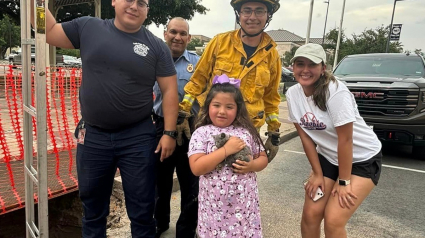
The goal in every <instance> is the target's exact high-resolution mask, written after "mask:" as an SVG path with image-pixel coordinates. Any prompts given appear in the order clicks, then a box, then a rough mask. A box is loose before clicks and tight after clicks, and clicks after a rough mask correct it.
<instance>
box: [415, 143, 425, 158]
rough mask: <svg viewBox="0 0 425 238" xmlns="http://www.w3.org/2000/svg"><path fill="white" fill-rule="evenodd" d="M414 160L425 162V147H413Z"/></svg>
mask: <svg viewBox="0 0 425 238" xmlns="http://www.w3.org/2000/svg"><path fill="white" fill-rule="evenodd" d="M412 152H413V153H412V154H413V158H415V159H418V160H425V146H413V150H412Z"/></svg>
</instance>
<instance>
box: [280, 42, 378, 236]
mask: <svg viewBox="0 0 425 238" xmlns="http://www.w3.org/2000/svg"><path fill="white" fill-rule="evenodd" d="M291 63H293V70H294V76H295V78H296V80H297V81H298V84H297V85H295V86H293V87H291V88H290V89H289V90H288V92H287V93H286V98H287V101H288V108H289V120H291V121H292V122H293V123H294V124H295V127H296V128H297V131H298V134H299V136H300V138H301V141H302V144H303V147H304V151H305V153H306V155H307V158H308V160H309V162H310V165H311V167H312V172H311V174H310V178H309V179H308V181H307V183H306V185H305V191H306V193H305V194H306V196H305V201H304V209H303V215H302V220H301V233H302V237H308V238H314V237H320V224H321V222H322V220H323V219H324V223H325V224H324V227H325V235H326V237H329V238H332V237H337V238H342V237H347V232H346V230H345V225H346V224H347V222H348V220H349V219H350V217H351V216H352V215H353V213H354V212H355V211H356V209H357V208H358V207H359V205H360V204H361V203H362V202H363V200H364V199H365V198H366V197H367V196H368V195H369V193H370V192H371V191H372V189H373V188H374V187H375V186H376V185H377V183H378V180H379V176H380V172H381V157H382V154H381V143H380V141H379V140H378V138H377V136H376V135H375V133H374V132H373V130H372V129H370V128H369V126H368V125H366V123H365V121H364V120H363V118H362V117H361V116H360V114H359V111H358V109H357V104H356V101H355V99H354V96H353V94H352V93H351V92H350V91H349V90H348V88H347V87H346V86H345V84H344V83H342V82H340V81H338V80H336V79H335V77H334V76H333V75H332V73H330V72H328V71H326V53H325V51H324V50H323V48H322V46H320V45H318V44H311V43H310V44H306V45H303V46H301V47H300V48H299V49H298V50H297V51H296V52H295V56H294V58H292V60H291ZM319 187H320V189H321V190H322V191H323V192H324V196H323V197H322V198H321V199H319V200H317V201H313V200H316V199H314V198H315V196H316V193H317V190H318V188H319Z"/></svg>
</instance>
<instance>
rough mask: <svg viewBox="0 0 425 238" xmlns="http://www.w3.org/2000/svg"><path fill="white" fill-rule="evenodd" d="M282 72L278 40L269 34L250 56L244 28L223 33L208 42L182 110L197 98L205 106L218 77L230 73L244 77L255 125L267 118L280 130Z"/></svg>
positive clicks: (244, 90) (271, 127)
mask: <svg viewBox="0 0 425 238" xmlns="http://www.w3.org/2000/svg"><path fill="white" fill-rule="evenodd" d="M281 71H282V68H281V62H280V58H279V54H278V52H277V50H276V43H275V42H274V41H273V40H272V39H271V37H270V36H269V35H268V34H267V33H262V39H261V42H260V44H259V45H258V47H257V50H256V51H255V53H254V54H253V55H252V56H251V57H250V58H249V59H247V55H246V53H245V50H244V48H243V44H242V40H241V38H240V30H235V31H230V32H226V33H222V34H219V35H217V36H215V37H214V38H213V39H212V40H211V41H210V42H209V43H208V45H207V47H206V48H205V51H204V53H203V54H202V57H201V59H200V60H199V62H198V64H197V66H196V69H195V72H194V73H193V75H192V77H191V78H190V81H189V82H188V83H187V84H186V86H185V88H184V91H185V96H184V98H183V101H182V102H181V103H180V110H183V111H186V112H190V108H191V107H192V103H193V102H194V100H195V99H196V100H198V102H199V104H200V106H201V107H202V106H203V105H204V101H205V99H206V96H207V94H208V92H209V90H210V88H211V86H212V80H213V78H214V76H216V75H222V74H226V75H227V76H229V78H236V79H240V80H241V86H240V90H241V92H242V95H243V97H244V99H245V103H246V107H247V109H248V113H249V116H250V117H251V119H252V122H253V123H254V126H255V127H256V128H258V129H259V128H260V127H261V126H262V125H264V122H266V121H267V124H268V127H267V130H268V131H276V130H277V129H279V127H280V122H279V120H278V114H279V103H280V95H279V92H278V89H279V83H280V78H281Z"/></svg>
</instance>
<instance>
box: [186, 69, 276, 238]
mask: <svg viewBox="0 0 425 238" xmlns="http://www.w3.org/2000/svg"><path fill="white" fill-rule="evenodd" d="M239 84H240V81H237V80H232V79H230V80H229V78H227V76H226V75H222V76H220V77H216V78H215V79H214V81H213V86H212V88H211V90H210V92H209V93H208V96H207V98H206V100H205V105H204V106H203V107H202V108H201V111H200V114H199V117H198V123H197V125H196V128H197V129H196V131H195V132H194V133H193V135H192V138H191V140H190V144H189V152H188V156H189V163H190V167H191V169H192V172H193V174H195V175H196V176H200V177H199V196H198V199H199V206H198V207H199V208H198V227H197V233H198V236H199V237H201V238H209V237H211V238H212V237H255V238H257V237H263V235H262V228H261V217H260V209H259V200H258V187H257V176H256V173H255V172H258V171H261V170H263V169H264V168H265V167H266V166H267V164H268V161H267V156H266V153H265V152H264V145H263V142H262V140H261V137H260V135H259V133H258V132H257V130H256V128H255V127H254V126H253V125H252V123H251V121H250V118H249V116H248V112H247V110H246V107H245V103H244V100H243V97H242V94H241V92H240V90H239V87H238V86H239ZM220 133H225V134H228V135H230V136H231V137H230V139H229V140H228V141H227V142H226V144H225V145H224V146H223V147H221V148H219V149H217V147H216V146H215V141H214V139H213V136H214V135H217V134H220ZM245 146H248V147H249V149H250V150H251V152H252V156H251V157H250V161H249V162H245V161H240V160H237V161H236V163H233V164H232V166H227V165H224V166H218V167H217V165H218V164H220V162H222V161H223V160H224V159H225V158H226V157H227V156H229V155H232V154H235V153H237V152H239V151H240V150H242V149H243V148H244V147H245Z"/></svg>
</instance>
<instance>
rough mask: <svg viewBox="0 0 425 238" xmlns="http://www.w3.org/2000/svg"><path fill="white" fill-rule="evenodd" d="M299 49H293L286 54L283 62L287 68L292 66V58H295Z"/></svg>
mask: <svg viewBox="0 0 425 238" xmlns="http://www.w3.org/2000/svg"><path fill="white" fill-rule="evenodd" d="M298 48H299V47H292V48H291V50H290V51H286V52H285V55H284V57H283V62H282V63H283V64H284V65H285V66H288V65H290V64H291V63H290V61H291V59H292V57H294V55H295V51H297V49H298Z"/></svg>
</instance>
